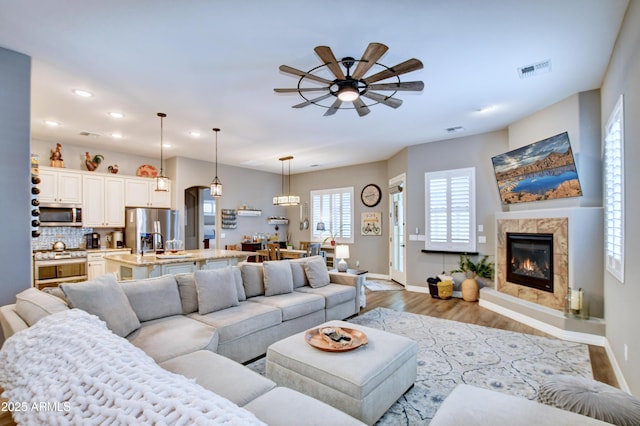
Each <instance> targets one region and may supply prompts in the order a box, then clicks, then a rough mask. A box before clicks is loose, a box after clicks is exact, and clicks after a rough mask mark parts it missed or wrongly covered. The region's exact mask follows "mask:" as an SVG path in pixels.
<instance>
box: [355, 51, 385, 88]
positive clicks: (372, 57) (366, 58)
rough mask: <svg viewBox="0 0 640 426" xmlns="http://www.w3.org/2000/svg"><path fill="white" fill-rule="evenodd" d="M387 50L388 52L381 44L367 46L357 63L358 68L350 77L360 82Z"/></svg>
mask: <svg viewBox="0 0 640 426" xmlns="http://www.w3.org/2000/svg"><path fill="white" fill-rule="evenodd" d="M387 50H389V48H388V47H387V46H385V45H384V44H382V43H369V46H367V50H365V51H364V53H363V55H362V58H360V62H358V66H357V67H356V70H355V71H354V72H353V76H352V77H353V78H355V79H356V80H360V79H361V78H362V76H363V75H365V74H366V73H367V71H369V69H370V68H371V67H372V66H374V65H375V63H376V62H378V59H380V58H381V57H382V55H384V54H385V52H386V51H387Z"/></svg>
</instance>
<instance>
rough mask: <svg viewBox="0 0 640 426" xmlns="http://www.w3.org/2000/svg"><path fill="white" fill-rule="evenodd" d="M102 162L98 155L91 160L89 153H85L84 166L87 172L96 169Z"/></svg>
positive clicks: (102, 157)
mask: <svg viewBox="0 0 640 426" xmlns="http://www.w3.org/2000/svg"><path fill="white" fill-rule="evenodd" d="M102 160H104V156H102V155H100V154H96V155H94V156H93V158H91V155H90V154H89V151H87V152H85V161H84V164H85V165H86V166H87V170H89V171H90V172H92V171H94V170H95V169H97V168H98V166H99V165H100V163H102Z"/></svg>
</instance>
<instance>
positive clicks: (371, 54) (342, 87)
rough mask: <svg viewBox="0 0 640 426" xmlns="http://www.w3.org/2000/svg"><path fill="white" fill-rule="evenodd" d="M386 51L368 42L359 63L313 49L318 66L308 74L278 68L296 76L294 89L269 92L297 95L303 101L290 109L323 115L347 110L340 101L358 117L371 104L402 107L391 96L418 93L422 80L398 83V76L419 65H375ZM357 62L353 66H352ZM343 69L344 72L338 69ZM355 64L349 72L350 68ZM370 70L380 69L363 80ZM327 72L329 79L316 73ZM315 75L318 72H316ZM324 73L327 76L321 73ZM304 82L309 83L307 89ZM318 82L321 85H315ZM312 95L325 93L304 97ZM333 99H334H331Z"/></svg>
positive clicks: (411, 62) (412, 61) (323, 48)
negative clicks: (313, 110)
mask: <svg viewBox="0 0 640 426" xmlns="http://www.w3.org/2000/svg"><path fill="white" fill-rule="evenodd" d="M388 49H389V48H388V47H387V46H385V45H384V44H382V43H375V42H374V43H369V46H368V47H367V49H366V50H365V51H364V54H363V55H362V58H360V59H359V60H357V59H354V58H352V57H350V56H347V57H344V58H342V59H341V60H337V59H336V57H335V55H334V54H333V52H332V51H331V48H330V47H328V46H318V47H316V48H315V49H313V50H314V51H315V52H316V53H317V54H318V56H319V57H320V59H321V60H322V61H323V64H322V65H319V66H317V67H315V68H312V69H311V70H309V71H306V72H305V71H300V70H298V69H296V68H292V67H290V66H287V65H281V66H280V71H282V72H284V73H287V74H292V75H294V76H297V77H300V79H299V80H298V87H296V88H288V89H273V90H274V91H275V92H276V93H298V94H299V95H300V96H301V97H302V98H303V99H304V100H305V102H302V103H300V104H297V105H294V106H293V108H303V107H306V106H308V105H317V106H320V107H323V108H327V112H325V113H324V115H325V116H328V115H333V114H335V113H336V112H337V111H338V110H339V109H346V108H351V107H343V106H342V104H343V103H344V102H352V103H353V108H354V109H355V110H356V112H357V113H358V115H359V116H360V117H362V116H365V115H367V114H369V112H370V110H369V107H370V106H371V105H375V104H378V103H380V104H384V105H386V106H389V107H391V108H398V107H399V106H400V105H402V100H401V99H398V98H394V97H393V96H394V95H395V94H396V92H399V91H412V92H419V91H421V90H422V89H423V88H424V83H423V82H422V81H405V82H403V81H400V77H399V76H400V75H402V74H406V73H408V72H411V71H417V70H419V69H422V68H423V65H422V62H420V61H419V60H418V59H415V58H412V59H409V60H407V61H404V62H402V63H399V64H398V65H395V66H393V67H387V66H386V65H383V64H380V63H378V60H379V59H380V58H381V57H382V55H384V53H385V52H386V51H387V50H388ZM356 63H357V65H356ZM341 65H342V67H344V68H345V70H346V73H345V72H344V71H343V70H342V67H341ZM354 65H356V67H355V70H353V73H352V67H353V66H354ZM374 67H377V68H379V69H381V70H380V71H378V72H376V73H375V74H373V75H370V76H368V77H365V74H367V72H369V71H370V70H371V69H373V68H374ZM325 70H328V71H329V72H330V73H331V74H332V75H330V77H329V78H331V77H335V79H333V80H330V79H329V78H324V77H322V76H321V75H320V74H321V73H322V72H323V71H325ZM316 72H318V73H316ZM325 74H328V73H327V72H325ZM389 78H394V81H392V82H387V83H378V82H379V81H382V80H386V79H389ZM307 83H309V84H311V85H310V86H308V85H307ZM317 83H320V84H321V86H317ZM389 91H390V92H392V93H390V94H388V95H387V94H382V93H378V92H389ZM313 92H325V93H324V94H322V95H321V96H319V97H316V98H312V99H310V98H309V97H307V96H306V95H305V94H307V93H313ZM333 98H335V99H333ZM362 98H367V99H369V100H372V101H373V102H372V103H369V104H366V103H365V102H364V101H363V100H362ZM326 99H329V100H331V99H333V103H331V104H330V105H329V104H323V103H322V101H324V100H326Z"/></svg>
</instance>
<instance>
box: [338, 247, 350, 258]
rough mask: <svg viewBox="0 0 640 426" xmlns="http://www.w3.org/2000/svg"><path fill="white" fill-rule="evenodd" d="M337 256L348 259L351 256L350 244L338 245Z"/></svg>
mask: <svg viewBox="0 0 640 426" xmlns="http://www.w3.org/2000/svg"><path fill="white" fill-rule="evenodd" d="M335 257H337V258H338V259H348V258H349V246H348V245H345V244H341V245H337V246H336V252H335Z"/></svg>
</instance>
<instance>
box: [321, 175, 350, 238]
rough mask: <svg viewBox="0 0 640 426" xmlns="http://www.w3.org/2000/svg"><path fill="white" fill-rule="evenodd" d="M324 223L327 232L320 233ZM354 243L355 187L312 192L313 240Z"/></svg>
mask: <svg viewBox="0 0 640 426" xmlns="http://www.w3.org/2000/svg"><path fill="white" fill-rule="evenodd" d="M318 222H323V223H324V226H325V231H318V229H317V228H318ZM332 235H333V236H334V237H335V239H336V241H337V242H340V243H353V187H349V188H335V189H324V190H320V191H311V240H312V241H319V242H322V241H323V240H324V239H325V238H327V237H330V236H332Z"/></svg>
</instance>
